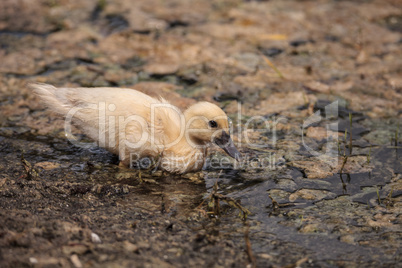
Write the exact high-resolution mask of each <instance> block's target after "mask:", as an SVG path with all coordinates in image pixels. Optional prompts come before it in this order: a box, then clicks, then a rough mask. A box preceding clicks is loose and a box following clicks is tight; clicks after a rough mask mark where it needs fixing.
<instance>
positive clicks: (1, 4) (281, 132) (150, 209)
mask: <svg viewBox="0 0 402 268" xmlns="http://www.w3.org/2000/svg"><path fill="white" fill-rule="evenodd" d="M17 2H18V1H17ZM17 2H16V1H13V0H4V1H0V20H1V23H0V109H1V110H0V111H1V114H0V266H2V267H3V266H4V267H18V266H29V267H31V266H34V267H45V266H52V267H79V266H80V265H79V264H81V266H83V267H111V266H118V267H133V266H140V267H193V266H201V267H245V266H250V267H253V266H257V267H398V266H399V264H398V263H400V262H401V261H402V260H401V256H402V254H401V241H402V237H401V234H402V229H401V226H402V222H401V215H402V214H401V204H402V202H401V198H402V197H401V193H402V185H401V182H402V180H401V173H402V170H401V169H402V161H401V159H402V156H401V154H402V151H401V142H400V141H401V139H400V136H401V135H400V131H401V129H400V126H401V125H402V121H401V111H402V107H401V103H402V97H401V88H402V82H401V80H400V66H401V59H402V57H401V55H402V51H401V46H400V43H401V41H400V40H401V34H400V32H401V31H400V14H399V13H400V12H399V9H398V8H396V6H395V5H396V4H395V3H396V2H395V1H393V0H387V1H384V0H382V1H363V2H364V3H363V2H362V3H360V2H361V1H358V2H356V3H355V2H350V1H331V0H324V1H312V2H310V1H275V0H273V1H237V0H225V1H220V0H218V1H190V2H189V1H184V0H179V1H175V2H174V3H171V2H170V1H162V2H161V1H153V0H147V1H131V2H130V1H127V0H116V1H95V0H93V1H92V0H90V1H80V0H70V1H42V2H41V3H39V4H38V3H35V2H33V1H31V2H29V1H25V2H24V6H23V7H20V6H18V3H17ZM67 2H68V3H67ZM339 10H342V12H338V11H339ZM262 54H263V55H265V56H266V57H268V58H264V56H263V55H262ZM275 68H276V71H275ZM28 82H46V83H50V84H54V85H59V86H73V87H78V86H89V87H93V86H119V87H135V88H137V89H139V90H142V91H144V92H145V93H147V94H150V95H152V96H159V95H160V94H162V95H163V96H164V97H166V98H167V99H169V100H171V101H172V102H173V104H175V105H177V106H178V107H180V108H185V107H186V106H188V105H190V104H192V103H194V102H196V101H205V100H207V101H216V103H217V104H218V105H220V106H221V107H222V108H223V109H224V110H225V112H227V114H228V115H229V116H230V118H231V119H232V120H233V125H234V133H233V134H234V137H235V141H236V140H237V142H239V141H240V142H241V145H240V146H239V149H240V151H241V152H242V153H243V162H242V163H234V162H233V160H230V161H229V163H228V162H224V163H225V165H224V166H222V165H219V163H221V162H220V161H225V160H222V159H225V155H224V154H223V153H222V152H220V151H219V149H217V152H214V153H212V154H211V156H210V158H209V159H208V161H207V162H208V164H207V166H206V167H205V169H204V170H203V171H202V172H199V173H196V174H187V175H184V176H176V175H171V174H165V173H162V172H160V171H156V172H150V171H149V170H141V171H138V170H127V169H124V168H121V167H119V166H118V159H117V157H116V156H114V155H112V154H110V153H108V152H107V151H106V150H104V149H100V148H97V147H93V148H89V149H88V148H87V149H85V148H78V147H76V146H74V145H72V144H71V143H69V142H68V141H67V139H66V137H65V133H64V121H63V120H62V119H57V118H59V117H58V116H57V115H54V114H51V113H48V112H47V111H45V109H44V107H43V106H42V105H41V104H40V103H39V102H38V99H37V98H36V97H35V96H33V95H32V92H30V91H29V89H28V88H27V87H26V83H28ZM336 101H337V104H335V105H334V103H335V102H336ZM349 115H351V118H349ZM253 116H257V117H253ZM345 132H347V133H346V134H345ZM74 133H76V134H77V137H78V138H79V139H82V140H83V141H85V142H90V141H89V140H87V138H86V137H85V136H84V135H82V133H80V132H79V131H77V130H74ZM398 135H399V136H398ZM302 137H303V139H302ZM350 143H351V144H352V152H351V150H350ZM350 152H351V153H350ZM346 157H347V161H345V159H346ZM343 161H345V164H344V165H343ZM215 185H217V186H215ZM216 187H218V188H216ZM214 196H215V198H216V199H215V203H214V200H212V199H213V198H212V199H211V197H214ZM217 200H219V205H220V206H219V211H217V210H216V201H217ZM236 202H238V203H236ZM239 204H240V205H241V208H243V209H244V210H248V211H250V214H248V215H247V218H246V219H244V218H243V217H244V214H242V213H241V211H240V209H239ZM214 205H215V207H214ZM236 205H237V207H236ZM214 208H215V210H214ZM248 229H249V233H248V235H247V230H248ZM93 234H96V236H98V237H99V239H100V240H101V242H100V243H99V241H98V240H96V239H95V240H94V239H93V237H94V236H93ZM96 236H95V237H96ZM248 239H249V244H250V245H251V251H250V252H251V254H252V256H250V255H248V253H246V251H247V242H248ZM253 256H254V257H255V261H254V260H253ZM77 260H78V261H77Z"/></svg>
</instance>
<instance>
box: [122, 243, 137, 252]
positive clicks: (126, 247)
mask: <svg viewBox="0 0 402 268" xmlns="http://www.w3.org/2000/svg"><path fill="white" fill-rule="evenodd" d="M123 248H124V250H126V251H129V252H137V251H138V246H136V245H134V244H133V243H131V242H129V241H124V242H123Z"/></svg>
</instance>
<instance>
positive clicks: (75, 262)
mask: <svg viewBox="0 0 402 268" xmlns="http://www.w3.org/2000/svg"><path fill="white" fill-rule="evenodd" d="M70 260H71V262H72V263H73V265H74V267H76V268H81V267H82V263H81V261H80V259H79V258H78V256H77V254H73V255H71V257H70Z"/></svg>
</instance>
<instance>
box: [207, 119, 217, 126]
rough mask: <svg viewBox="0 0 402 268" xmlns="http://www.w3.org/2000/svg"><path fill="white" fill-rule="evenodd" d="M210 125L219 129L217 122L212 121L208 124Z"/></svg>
mask: <svg viewBox="0 0 402 268" xmlns="http://www.w3.org/2000/svg"><path fill="white" fill-rule="evenodd" d="M208 125H209V126H210V127H212V128H217V127H218V123H216V121H214V120H211V121H209V122H208Z"/></svg>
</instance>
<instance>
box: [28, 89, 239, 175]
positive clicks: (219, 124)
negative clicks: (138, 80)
mask: <svg viewBox="0 0 402 268" xmlns="http://www.w3.org/2000/svg"><path fill="white" fill-rule="evenodd" d="M29 86H30V87H31V88H32V89H33V90H34V92H35V93H36V94H37V95H38V96H39V97H40V98H41V99H42V101H43V102H44V103H45V104H46V105H47V106H48V107H49V108H50V109H51V110H53V111H55V112H57V113H59V114H63V115H64V116H65V117H66V120H65V129H66V132H67V133H69V131H70V128H71V125H70V123H71V122H72V123H73V124H74V125H76V126H78V128H80V129H81V130H82V131H83V132H84V133H85V134H86V135H87V136H89V137H90V138H91V139H93V140H95V141H96V142H97V144H98V146H101V147H104V148H106V149H107V150H109V151H110V152H112V153H114V154H118V155H119V158H120V160H121V162H122V163H123V164H124V165H125V166H130V167H131V166H133V165H134V164H138V161H140V160H141V159H143V158H145V157H147V158H150V159H151V160H153V161H155V163H157V164H158V166H159V168H161V169H162V170H166V171H168V172H171V173H186V172H193V171H198V170H200V169H201V168H202V167H203V165H204V162H205V158H206V156H207V153H208V149H209V148H210V147H211V145H212V144H216V145H218V146H219V147H221V148H222V149H223V150H224V151H225V152H226V153H227V154H228V155H230V156H231V157H233V158H235V159H236V160H239V159H240V153H239V152H238V151H237V149H236V147H235V146H234V144H233V141H232V139H231V138H230V135H229V122H228V117H227V115H226V114H225V112H224V111H222V109H220V108H219V107H218V106H216V105H215V104H212V103H209V102H199V103H196V104H194V105H192V106H190V107H189V108H188V109H187V110H186V111H184V113H182V112H181V111H180V110H179V108H177V107H176V106H173V105H172V104H170V103H169V102H167V101H166V100H164V99H162V98H161V99H160V100H157V99H155V98H152V97H150V96H148V95H146V94H144V93H142V92H139V91H137V90H134V89H127V88H107V87H98V88H56V87H54V86H52V85H48V84H30V85H29ZM73 143H74V141H73Z"/></svg>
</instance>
